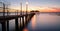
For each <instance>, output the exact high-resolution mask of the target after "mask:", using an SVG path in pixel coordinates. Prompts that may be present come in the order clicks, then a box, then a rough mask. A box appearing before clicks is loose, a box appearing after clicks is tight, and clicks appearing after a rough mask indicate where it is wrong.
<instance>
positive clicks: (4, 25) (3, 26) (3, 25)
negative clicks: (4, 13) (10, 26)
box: [1, 22, 6, 31]
mask: <svg viewBox="0 0 60 31" xmlns="http://www.w3.org/2000/svg"><path fill="white" fill-rule="evenodd" d="M1 24H2V31H6V23H5V22H2V23H1Z"/></svg>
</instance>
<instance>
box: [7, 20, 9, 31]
mask: <svg viewBox="0 0 60 31" xmlns="http://www.w3.org/2000/svg"><path fill="white" fill-rule="evenodd" d="M7 31H9V21H7Z"/></svg>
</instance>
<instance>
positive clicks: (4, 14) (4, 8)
mask: <svg viewBox="0 0 60 31" xmlns="http://www.w3.org/2000/svg"><path fill="white" fill-rule="evenodd" d="M0 3H2V4H3V16H5V4H4V3H3V2H0Z"/></svg>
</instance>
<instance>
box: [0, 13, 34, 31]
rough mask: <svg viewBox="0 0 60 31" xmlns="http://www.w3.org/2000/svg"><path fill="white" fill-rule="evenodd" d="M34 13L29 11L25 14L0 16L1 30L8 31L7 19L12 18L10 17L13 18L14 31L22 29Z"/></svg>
mask: <svg viewBox="0 0 60 31" xmlns="http://www.w3.org/2000/svg"><path fill="white" fill-rule="evenodd" d="M34 14H35V13H30V14H26V15H10V16H0V23H1V24H2V31H9V20H12V19H15V31H22V29H23V28H24V27H25V26H26V25H27V24H28V22H29V21H30V20H31V18H32V17H33V16H34ZM26 17H27V18H26ZM18 18H20V28H18ZM21 18H22V19H21ZM24 18H25V24H24ZM21 20H22V22H21ZM6 22H7V23H6ZM21 23H22V24H21Z"/></svg>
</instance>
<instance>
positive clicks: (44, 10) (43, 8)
mask: <svg viewBox="0 0 60 31" xmlns="http://www.w3.org/2000/svg"><path fill="white" fill-rule="evenodd" d="M17 10H18V12H20V10H19V9H17ZM17 10H14V9H13V10H11V9H10V10H9V11H10V12H15V11H17ZM32 10H39V11H40V12H60V8H56V7H32V8H28V12H29V11H32ZM2 11H3V10H1V9H0V12H2ZM6 11H7V10H6ZM23 11H26V9H23Z"/></svg>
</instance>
